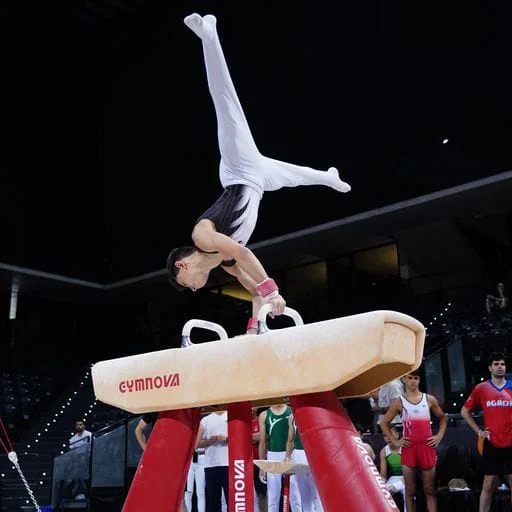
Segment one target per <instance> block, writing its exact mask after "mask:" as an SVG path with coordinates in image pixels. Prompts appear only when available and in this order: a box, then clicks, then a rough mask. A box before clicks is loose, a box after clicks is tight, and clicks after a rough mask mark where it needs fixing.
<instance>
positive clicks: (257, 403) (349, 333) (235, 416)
mask: <svg viewBox="0 0 512 512" xmlns="http://www.w3.org/2000/svg"><path fill="white" fill-rule="evenodd" d="M269 311H270V308H269V307H267V306H264V307H263V308H262V309H261V311H260V313H259V316H258V325H259V328H258V334H257V335H243V336H239V337H235V338H228V335H227V333H226V331H225V330H224V328H223V327H221V326H220V325H218V324H213V323H211V322H206V321H203V320H190V321H189V322H187V323H186V324H185V326H184V328H183V337H182V340H183V341H182V348H178V349H167V350H160V351H156V352H150V353H146V354H140V355H134V356H128V357H122V358H119V359H113V360H108V361H102V362H98V363H96V364H95V365H94V366H93V367H92V379H93V386H94V392H95V395H96V398H97V399H98V400H100V401H102V402H104V403H106V404H110V405H113V406H115V407H118V408H120V409H124V410H126V411H129V412H131V413H136V414H140V413H146V412H160V414H159V416H158V420H157V421H156V423H155V425H154V427H153V431H152V433H151V436H150V440H149V443H148V446H147V448H146V450H145V451H144V453H143V455H142V458H141V460H140V462H139V466H138V468H137V472H136V474H135V477H134V479H133V481H132V485H131V487H130V490H129V492H128V496H127V498H126V501H125V504H124V507H123V512H179V510H180V503H181V501H182V496H183V492H184V489H185V484H186V478H187V473H188V469H189V466H190V461H191V459H192V453H193V450H194V447H195V442H196V437H197V431H198V428H199V421H200V416H201V411H213V410H227V411H228V450H229V466H230V467H229V510H230V512H252V511H253V500H254V495H253V480H252V478H253V460H252V429H251V407H262V406H270V405H272V404H275V403H282V402H283V401H285V402H288V403H289V404H290V406H291V407H292V410H293V413H294V417H295V420H296V423H297V429H298V431H299V434H300V437H301V440H302V443H303V445H304V449H305V451H306V454H307V458H308V462H309V466H310V470H311V472H312V474H313V477H314V479H315V483H316V485H317V488H318V492H319V495H320V498H321V501H322V504H323V507H324V510H325V511H326V512H339V511H342V510H347V511H351V512H373V511H375V512H380V511H390V510H398V509H397V507H396V505H395V503H394V501H393V499H392V496H391V494H390V493H389V492H388V491H387V489H386V487H385V485H384V482H383V481H382V479H381V478H380V476H379V473H378V471H377V469H376V467H375V465H374V463H373V461H372V460H371V458H370V457H369V456H368V455H367V453H366V450H365V449H364V446H363V445H362V441H361V440H360V438H359V436H358V434H357V432H356V430H355V428H354V426H353V425H352V422H351V421H350V419H349V417H348V415H347V413H346V411H345V410H344V408H343V407H342V405H341V402H340V400H339V399H340V398H348V397H358V396H364V395H367V394H368V393H370V392H372V391H374V390H376V389H377V388H379V387H380V386H381V385H383V384H385V383H387V382H389V381H391V380H393V379H395V378H398V377H401V376H403V375H405V374H407V373H409V372H410V371H412V370H414V369H416V368H418V367H419V366H420V364H421V360H422V357H423V346H424V341H425V328H424V327H423V325H422V324H421V323H420V322H418V321H417V320H415V319H414V318H412V317H410V316H407V315H404V314H402V313H398V312H395V311H373V312H369V313H362V314H358V315H353V316H348V317H342V318H336V319H332V320H325V321H321V322H316V323H313V324H306V325H304V324H303V322H302V318H301V317H300V315H299V314H298V313H297V312H296V311H295V310H293V309H291V308H286V310H285V315H288V316H290V317H291V318H292V319H293V320H294V322H295V326H292V327H287V328H283V329H274V330H271V329H269V328H268V326H267V323H266V318H267V315H268V313H269ZM194 327H198V328H204V329H209V330H212V331H215V332H216V333H217V335H218V336H219V338H220V339H219V340H216V341H212V342H206V343H200V344H193V343H192V342H191V341H190V335H191V330H192V329H193V328H194Z"/></svg>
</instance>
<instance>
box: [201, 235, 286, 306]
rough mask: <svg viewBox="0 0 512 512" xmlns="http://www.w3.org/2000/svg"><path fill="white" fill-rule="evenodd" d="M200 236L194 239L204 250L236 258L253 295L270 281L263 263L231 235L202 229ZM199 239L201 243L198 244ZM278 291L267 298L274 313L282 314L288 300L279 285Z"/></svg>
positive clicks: (247, 286)
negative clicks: (280, 291) (281, 292)
mask: <svg viewBox="0 0 512 512" xmlns="http://www.w3.org/2000/svg"><path fill="white" fill-rule="evenodd" d="M200 238H201V240H200V241H199V240H194V242H195V243H196V246H197V247H201V249H202V250H204V251H218V252H219V253H220V254H221V255H222V256H223V257H224V259H234V260H236V265H235V267H238V269H239V270H240V271H242V272H243V273H242V272H240V273H239V275H236V277H237V279H239V282H240V284H241V285H242V286H243V287H244V288H246V289H247V291H249V293H250V294H251V295H252V296H254V295H256V294H259V295H260V293H259V290H258V287H259V286H260V285H261V284H263V283H264V282H266V281H269V277H268V275H267V273H266V272H265V269H264V268H263V265H262V264H261V263H260V261H259V260H258V258H256V256H255V255H254V253H253V252H252V251H251V250H250V249H248V248H247V247H244V246H243V245H240V244H238V243H237V242H235V241H234V240H233V239H231V238H229V236H226V235H223V234H222V233H219V232H217V231H213V230H203V231H201V237H200ZM198 241H199V242H200V245H198V243H197V242H198ZM224 268H226V267H224ZM232 268H234V267H232ZM240 278H241V279H240ZM276 291H277V293H274V294H272V296H269V297H268V298H267V300H268V302H269V303H270V304H272V313H273V314H274V315H281V314H282V313H283V311H284V308H285V306H286V302H285V301H284V299H283V297H281V295H280V294H279V290H277V287H276Z"/></svg>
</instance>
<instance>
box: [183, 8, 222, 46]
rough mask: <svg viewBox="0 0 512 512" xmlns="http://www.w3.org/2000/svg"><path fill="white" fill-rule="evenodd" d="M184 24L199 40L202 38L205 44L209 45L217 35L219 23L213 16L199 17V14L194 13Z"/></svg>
mask: <svg viewBox="0 0 512 512" xmlns="http://www.w3.org/2000/svg"><path fill="white" fill-rule="evenodd" d="M183 22H184V23H185V25H187V27H188V28H189V29H190V30H192V32H194V34H196V36H198V37H199V38H201V39H202V40H203V41H204V42H205V43H209V42H210V41H211V40H212V39H213V36H214V35H215V25H216V23H217V18H215V16H213V15H212V14H207V15H206V16H203V17H201V16H199V14H197V13H194V14H191V15H190V16H187V17H186V18H185V19H184V20H183Z"/></svg>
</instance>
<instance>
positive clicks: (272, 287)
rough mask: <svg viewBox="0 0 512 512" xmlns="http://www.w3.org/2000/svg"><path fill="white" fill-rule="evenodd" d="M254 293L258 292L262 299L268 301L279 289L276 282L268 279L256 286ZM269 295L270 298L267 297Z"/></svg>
mask: <svg viewBox="0 0 512 512" xmlns="http://www.w3.org/2000/svg"><path fill="white" fill-rule="evenodd" d="M256 291H257V292H258V295H261V297H263V298H264V299H268V298H272V297H275V296H276V295H278V293H279V288H278V287H277V284H276V282H275V281H274V280H273V279H272V278H270V277H269V278H267V279H265V280H264V281H262V282H261V283H260V284H259V285H258V286H256ZM270 295H271V296H272V297H269V296H270Z"/></svg>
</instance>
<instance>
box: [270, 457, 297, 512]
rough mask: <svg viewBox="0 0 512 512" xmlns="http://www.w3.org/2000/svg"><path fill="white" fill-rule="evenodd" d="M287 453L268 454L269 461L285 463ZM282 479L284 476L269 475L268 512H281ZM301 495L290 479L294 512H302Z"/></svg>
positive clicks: (291, 503) (291, 501)
mask: <svg viewBox="0 0 512 512" xmlns="http://www.w3.org/2000/svg"><path fill="white" fill-rule="evenodd" d="M285 455H286V452H267V460H278V461H280V462H283V461H284V457H285ZM281 479H282V475H276V474H273V473H267V506H268V512H279V502H280V500H281ZM301 506H302V505H301V501H300V493H299V488H298V486H297V483H296V482H295V483H294V484H292V478H290V508H291V511H292V512H301V510H302V508H301Z"/></svg>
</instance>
